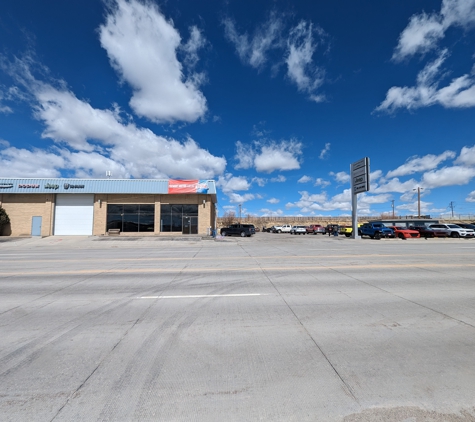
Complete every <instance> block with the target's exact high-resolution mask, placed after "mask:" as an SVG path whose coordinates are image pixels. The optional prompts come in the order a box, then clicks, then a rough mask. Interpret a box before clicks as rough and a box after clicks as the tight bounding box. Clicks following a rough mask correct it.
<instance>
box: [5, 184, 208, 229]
mask: <svg viewBox="0 0 475 422" xmlns="http://www.w3.org/2000/svg"><path fill="white" fill-rule="evenodd" d="M0 206H2V207H3V208H4V209H5V211H6V212H7V214H8V216H9V217H10V225H9V226H8V227H5V228H4V230H3V233H1V234H2V235H4V236H5V235H6V236H54V235H94V236H103V235H108V234H110V233H114V234H115V233H120V235H121V236H157V235H160V236H173V235H211V234H212V233H213V230H215V228H216V187H215V182H214V181H213V180H185V181H184V180H167V179H154V180H149V179H143V180H137V179H133V180H129V179H127V180H109V179H105V180H93V179H91V180H90V179H0Z"/></svg>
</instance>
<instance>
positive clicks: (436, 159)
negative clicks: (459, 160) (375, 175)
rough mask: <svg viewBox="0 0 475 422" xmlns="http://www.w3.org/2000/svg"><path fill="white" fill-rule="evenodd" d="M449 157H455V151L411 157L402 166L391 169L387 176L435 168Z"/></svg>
mask: <svg viewBox="0 0 475 422" xmlns="http://www.w3.org/2000/svg"><path fill="white" fill-rule="evenodd" d="M449 158H455V152H453V151H445V152H443V153H442V154H440V155H433V154H427V155H424V156H423V157H418V156H414V157H410V158H408V159H407V160H406V162H405V163H404V164H403V165H402V166H399V167H398V168H397V169H396V170H391V171H389V172H388V174H387V175H386V177H396V176H407V175H409V174H414V173H418V172H423V171H426V170H433V169H435V168H436V167H438V165H439V164H440V163H442V162H443V161H445V160H447V159H449Z"/></svg>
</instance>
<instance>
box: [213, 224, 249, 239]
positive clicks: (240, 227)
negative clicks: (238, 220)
mask: <svg viewBox="0 0 475 422" xmlns="http://www.w3.org/2000/svg"><path fill="white" fill-rule="evenodd" d="M255 233H256V229H255V227H254V225H253V224H231V225H230V226H229V227H223V228H222V229H221V230H220V234H221V236H232V235H238V236H241V237H246V236H247V237H251V236H252V235H253V234H255Z"/></svg>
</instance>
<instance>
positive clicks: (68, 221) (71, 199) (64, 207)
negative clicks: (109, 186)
mask: <svg viewBox="0 0 475 422" xmlns="http://www.w3.org/2000/svg"><path fill="white" fill-rule="evenodd" d="M93 206H94V195H83V194H70V195H61V194H58V195H56V207H55V213H54V215H55V217H54V234H55V235H60V236H66V235H92V222H93V217H94V208H93Z"/></svg>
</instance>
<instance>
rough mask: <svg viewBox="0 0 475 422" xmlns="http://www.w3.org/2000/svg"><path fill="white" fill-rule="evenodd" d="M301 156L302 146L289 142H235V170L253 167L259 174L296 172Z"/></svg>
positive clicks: (295, 142) (298, 143)
mask: <svg viewBox="0 0 475 422" xmlns="http://www.w3.org/2000/svg"><path fill="white" fill-rule="evenodd" d="M301 154H302V144H301V143H300V142H297V141H294V140H290V141H280V142H275V141H270V142H264V141H255V142H254V144H253V145H246V144H243V143H242V142H240V141H237V142H236V155H235V159H236V160H237V161H238V163H237V164H236V165H235V167H234V168H235V169H248V168H251V167H254V168H255V169H256V170H257V171H259V172H264V173H272V172H273V171H276V170H277V171H284V170H296V169H299V168H300V162H299V157H300V156H301Z"/></svg>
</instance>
